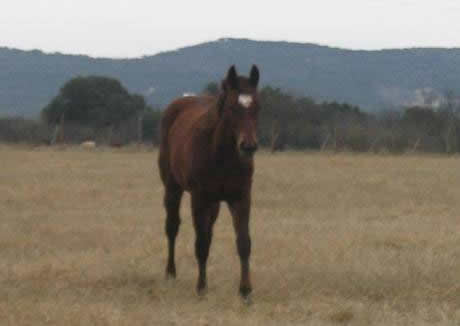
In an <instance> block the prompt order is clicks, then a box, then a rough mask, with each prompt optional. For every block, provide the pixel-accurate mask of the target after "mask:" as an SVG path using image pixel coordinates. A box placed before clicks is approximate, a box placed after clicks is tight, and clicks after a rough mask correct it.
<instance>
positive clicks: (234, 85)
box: [218, 65, 260, 158]
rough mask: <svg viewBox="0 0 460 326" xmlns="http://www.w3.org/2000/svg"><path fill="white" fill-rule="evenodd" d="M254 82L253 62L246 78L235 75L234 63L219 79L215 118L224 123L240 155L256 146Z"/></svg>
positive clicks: (248, 155) (256, 75) (249, 154)
mask: <svg viewBox="0 0 460 326" xmlns="http://www.w3.org/2000/svg"><path fill="white" fill-rule="evenodd" d="M258 83H259V69H258V68H257V66H255V65H253V66H252V68H251V72H250V74H249V77H243V76H238V74H237V72H236V69H235V66H231V67H230V69H229V70H228V73H227V76H226V78H225V79H224V80H223V81H222V87H221V88H222V92H221V95H220V98H219V105H218V106H219V117H220V119H222V120H223V121H225V122H226V123H228V126H229V129H230V131H231V134H232V137H233V139H234V142H235V145H236V147H237V148H236V149H237V151H238V153H239V154H240V156H242V157H244V158H252V156H253V154H254V153H255V152H256V150H257V147H258V141H257V119H258V115H259V110H260V107H259V100H258V95H257V85H258Z"/></svg>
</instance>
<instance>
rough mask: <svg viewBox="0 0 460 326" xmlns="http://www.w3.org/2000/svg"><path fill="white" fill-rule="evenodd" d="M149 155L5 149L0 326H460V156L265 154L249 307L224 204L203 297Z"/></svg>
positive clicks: (0, 179) (188, 233)
mask: <svg viewBox="0 0 460 326" xmlns="http://www.w3.org/2000/svg"><path fill="white" fill-rule="evenodd" d="M156 155H157V153H156V152H151V151H147V150H136V149H134V148H132V149H129V148H128V149H119V150H109V149H95V150H83V149H80V148H77V147H74V148H72V147H70V148H55V149H51V148H35V149H32V148H26V147H10V146H1V147H0V223H1V227H0V325H14V326H16V325H460V159H459V158H458V157H441V156H427V155H425V156H422V155H420V156H415V155H414V156H406V155H402V156H385V155H382V156H378V155H367V154H366V155H357V154H355V155H353V154H325V153H323V154H320V153H282V154H276V155H270V154H268V153H259V154H258V155H257V157H256V177H255V186H254V196H253V197H254V206H253V214H252V220H251V232H252V239H253V255H252V260H251V262H252V272H253V285H254V295H253V301H254V302H253V304H252V305H251V306H246V305H244V304H243V303H242V302H241V301H240V299H239V297H238V281H239V261H238V257H237V255H236V249H235V243H234V234H233V228H232V225H231V219H230V216H229V213H228V211H227V209H226V208H224V209H222V210H221V215H220V217H219V219H218V221H217V224H216V227H215V233H214V241H213V245H212V248H211V254H210V259H209V263H208V280H209V290H208V294H207V296H206V297H205V298H203V299H200V298H198V297H197V296H196V294H195V280H196V273H197V267H196V263H195V257H194V249H193V248H194V245H193V242H194V234H193V228H192V224H191V217H190V211H189V198H188V197H187V196H186V197H185V200H184V201H183V205H182V209H181V211H182V221H183V223H182V225H181V230H180V233H179V237H178V243H177V267H178V279H177V280H176V281H165V280H164V267H165V259H166V237H165V235H164V232H163V230H164V227H163V223H164V212H163V208H162V193H163V190H162V187H161V184H160V181H159V177H158V171H157V169H156Z"/></svg>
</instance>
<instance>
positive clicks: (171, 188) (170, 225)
mask: <svg viewBox="0 0 460 326" xmlns="http://www.w3.org/2000/svg"><path fill="white" fill-rule="evenodd" d="M183 193H184V191H183V189H181V187H180V186H179V185H177V184H172V183H169V184H168V185H167V186H166V193H165V198H164V205H165V208H166V224H165V231H166V236H167V238H168V262H167V266H166V278H176V263H175V246H176V237H177V233H178V232H179V225H180V216H179V208H180V202H181V199H182V194H183Z"/></svg>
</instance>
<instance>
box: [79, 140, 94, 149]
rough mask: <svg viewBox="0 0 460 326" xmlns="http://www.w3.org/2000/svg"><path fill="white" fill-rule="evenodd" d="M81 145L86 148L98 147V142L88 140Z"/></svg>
mask: <svg viewBox="0 0 460 326" xmlns="http://www.w3.org/2000/svg"><path fill="white" fill-rule="evenodd" d="M80 146H81V147H84V148H95V147H96V142H95V141H93V140H87V141H84V142H83V143H81V144H80Z"/></svg>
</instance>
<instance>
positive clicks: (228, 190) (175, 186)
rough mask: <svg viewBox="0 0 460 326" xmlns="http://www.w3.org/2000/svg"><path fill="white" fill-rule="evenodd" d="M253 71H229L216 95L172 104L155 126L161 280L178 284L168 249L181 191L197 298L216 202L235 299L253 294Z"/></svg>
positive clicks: (176, 228)
mask: <svg viewBox="0 0 460 326" xmlns="http://www.w3.org/2000/svg"><path fill="white" fill-rule="evenodd" d="M258 83H259V69H258V68H257V66H255V65H253V66H252V68H251V71H250V74H249V77H243V76H238V74H237V72H236V69H235V67H234V66H231V67H230V69H229V70H228V73H227V76H226V77H225V79H224V80H223V81H222V84H221V90H220V93H219V94H218V96H216V97H214V96H186V97H182V98H180V99H177V100H175V101H174V102H172V103H171V104H170V105H169V106H168V108H167V109H166V111H165V112H164V115H163V118H162V122H161V143H160V151H159V160H158V163H159V168H160V175H161V180H162V182H163V184H164V186H165V196H164V205H165V208H166V234H167V238H168V261H167V267H166V275H167V277H173V278H175V277H176V266H175V259H174V248H175V240H176V236H177V233H178V231H179V224H180V217H179V207H180V201H181V198H182V195H183V193H184V191H188V192H189V193H190V195H191V206H192V207H191V209H192V216H193V225H194V228H195V233H196V240H195V254H196V258H197V261H198V270H199V275H198V282H197V291H198V293H199V294H202V293H203V292H204V290H205V289H206V286H207V285H206V284H207V281H206V261H207V259H208V255H209V248H210V245H211V240H212V230H213V225H214V223H215V221H216V219H217V216H218V213H219V207H220V203H221V202H226V203H227V205H228V207H229V210H230V212H231V215H232V219H233V226H234V229H235V233H236V245H237V249H238V254H239V257H240V262H241V282H240V288H239V291H240V294H241V296H242V297H243V298H248V296H249V294H250V293H251V291H252V286H251V279H250V271H249V257H250V254H251V238H250V234H249V216H250V208H251V186H252V177H253V173H254V161H253V157H254V153H255V152H256V150H257V145H258V144H257V133H256V132H257V118H258V114H259V110H260V108H259V101H258V92H257V85H258Z"/></svg>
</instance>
